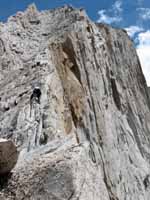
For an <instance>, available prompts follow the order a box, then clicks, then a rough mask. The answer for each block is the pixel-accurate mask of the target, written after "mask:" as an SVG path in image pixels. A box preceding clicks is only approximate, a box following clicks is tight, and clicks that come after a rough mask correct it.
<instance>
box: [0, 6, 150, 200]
mask: <svg viewBox="0 0 150 200" xmlns="http://www.w3.org/2000/svg"><path fill="white" fill-rule="evenodd" d="M0 72H1V73H0V137H3V138H6V139H11V140H13V141H14V143H15V144H16V145H17V148H18V151H19V152H20V155H19V159H18V162H17V165H16V167H15V168H14V169H13V171H12V172H13V174H12V176H11V177H10V178H9V180H8V182H7V184H5V186H4V187H2V188H1V190H0V199H2V200H33V199H34V200H60V199H61V200H76V199H78V200H149V195H150V99H149V95H148V90H147V85H146V82H145V78H144V76H143V73H142V70H141V66H140V62H139V59H138V57H137V54H136V51H135V48H134V45H133V43H132V41H131V40H130V38H129V37H128V35H127V33H126V32H125V31H124V30H121V29H114V28H112V27H110V26H107V25H104V24H95V23H94V22H92V21H91V20H90V19H89V18H88V17H87V15H86V13H85V12H84V10H82V9H74V8H72V7H69V6H64V7H62V8H58V9H55V10H50V11H43V12H39V11H38V10H37V9H36V7H35V6H34V5H31V6H30V7H29V8H28V9H27V10H26V11H25V12H18V13H17V14H16V15H15V16H12V17H10V18H9V19H8V22H7V23H6V24H2V23H1V24H0Z"/></svg>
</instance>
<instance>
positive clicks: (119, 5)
mask: <svg viewBox="0 0 150 200" xmlns="http://www.w3.org/2000/svg"><path fill="white" fill-rule="evenodd" d="M112 9H113V10H114V12H115V13H118V12H119V13H120V12H122V1H119V0H118V1H116V2H115V3H114V5H113V6H112Z"/></svg>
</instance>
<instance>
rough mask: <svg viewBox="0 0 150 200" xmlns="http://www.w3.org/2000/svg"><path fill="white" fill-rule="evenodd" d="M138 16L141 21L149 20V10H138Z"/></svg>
mask: <svg viewBox="0 0 150 200" xmlns="http://www.w3.org/2000/svg"><path fill="white" fill-rule="evenodd" d="M137 11H139V16H140V18H141V19H142V20H149V19H150V8H138V9H137Z"/></svg>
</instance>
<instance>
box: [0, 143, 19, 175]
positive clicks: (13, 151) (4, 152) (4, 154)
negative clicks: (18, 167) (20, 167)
mask: <svg viewBox="0 0 150 200" xmlns="http://www.w3.org/2000/svg"><path fill="white" fill-rule="evenodd" d="M17 159H18V152H17V148H16V146H15V145H14V143H13V142H12V141H9V140H5V139H0V176H4V175H5V174H8V173H9V172H10V171H11V170H12V169H13V167H14V166H15V164H16V163H17Z"/></svg>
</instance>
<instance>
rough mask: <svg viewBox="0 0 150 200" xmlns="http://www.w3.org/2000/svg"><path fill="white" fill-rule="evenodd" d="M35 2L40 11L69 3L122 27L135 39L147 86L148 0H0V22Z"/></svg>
mask: <svg viewBox="0 0 150 200" xmlns="http://www.w3.org/2000/svg"><path fill="white" fill-rule="evenodd" d="M33 2H34V3H35V4H36V6H37V8H38V9H39V10H45V9H51V8H55V7H59V6H62V5H64V4H71V5H73V6H75V7H83V8H85V10H86V11H87V13H88V15H89V16H90V18H91V19H92V20H94V21H97V22H104V23H108V24H111V25H113V26H115V27H120V28H125V29H126V30H127V31H128V34H129V35H130V37H131V38H132V39H133V40H134V41H135V43H136V48H137V52H138V55H139V57H140V61H141V64H142V68H143V72H144V74H145V77H146V80H147V83H148V85H150V56H149V55H150V0H34V1H32V0H0V21H3V22H5V21H6V20H7V18H8V17H9V16H10V15H13V14H15V13H16V12H17V11H20V10H25V9H26V7H27V6H28V5H29V4H31V3H33Z"/></svg>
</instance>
